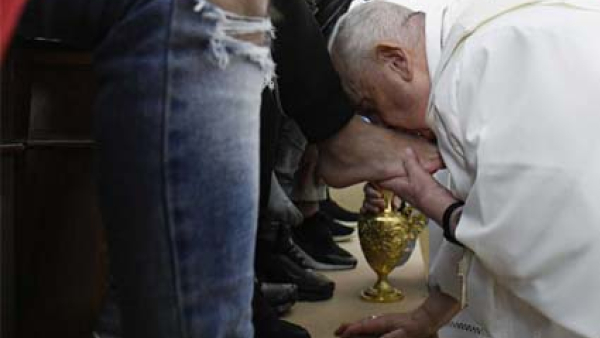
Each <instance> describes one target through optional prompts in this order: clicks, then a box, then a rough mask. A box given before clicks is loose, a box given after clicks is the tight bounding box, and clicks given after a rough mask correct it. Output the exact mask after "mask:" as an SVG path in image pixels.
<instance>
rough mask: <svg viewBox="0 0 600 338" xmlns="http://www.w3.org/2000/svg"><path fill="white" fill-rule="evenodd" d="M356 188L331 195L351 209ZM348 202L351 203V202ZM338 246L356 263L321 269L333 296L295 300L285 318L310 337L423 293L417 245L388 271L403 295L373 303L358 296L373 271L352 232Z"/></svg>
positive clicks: (323, 337)
mask: <svg viewBox="0 0 600 338" xmlns="http://www.w3.org/2000/svg"><path fill="white" fill-rule="evenodd" d="M357 191H360V190H357V189H351V190H349V193H350V195H351V196H342V198H340V197H339V192H338V193H336V194H334V196H336V195H338V198H337V200H338V201H343V202H344V205H345V206H349V207H352V208H353V209H354V206H355V205H356V200H357V199H358V198H359V197H357V196H356V194H357ZM342 193H344V192H342ZM344 198H345V199H344ZM352 200H354V202H353V201H352ZM351 203H355V204H354V205H351ZM342 246H343V247H344V248H345V249H347V250H349V251H350V252H352V253H353V254H354V255H355V256H356V257H357V258H358V259H359V264H358V267H357V268H356V269H354V270H349V271H337V272H328V273H325V274H326V275H327V276H329V277H330V278H332V279H333V280H334V281H335V282H336V291H335V295H334V297H333V298H332V299H331V300H328V301H325V302H316V303H298V304H297V305H296V306H295V307H294V308H293V309H292V312H291V313H290V314H289V315H288V316H287V317H286V318H285V319H286V320H289V321H292V322H295V323H298V324H300V325H302V326H304V327H305V328H306V329H308V330H309V332H310V333H311V335H312V337H313V338H332V337H334V335H333V332H334V331H335V329H336V328H337V327H338V326H339V324H340V323H342V322H345V321H352V320H356V319H360V318H364V317H368V316H370V315H373V314H381V313H385V312H397V311H399V312H403V311H407V310H410V309H413V308H415V307H417V306H418V305H419V304H420V303H421V302H422V301H423V299H424V298H425V297H426V296H427V288H426V285H425V268H424V267H425V264H424V263H423V257H422V255H421V250H420V248H419V247H417V248H416V250H415V251H414V253H413V255H412V257H411V259H410V260H409V261H408V263H407V264H406V265H404V266H403V267H401V268H398V269H396V270H394V271H393V272H392V274H391V275H390V281H391V283H392V284H393V285H394V286H396V287H398V288H399V289H401V290H402V291H403V292H404V293H405V296H406V297H405V299H404V300H403V301H402V302H399V303H394V304H373V303H366V302H363V301H362V300H361V299H360V298H359V293H360V291H361V290H362V289H364V288H366V287H368V286H370V285H372V284H373V283H374V281H375V274H374V272H373V271H372V270H371V269H370V268H369V266H368V264H367V263H366V262H365V259H364V257H363V255H362V252H361V250H360V245H359V241H358V238H356V236H355V238H353V239H352V241H350V242H347V243H343V244H342ZM282 338H285V337H282Z"/></svg>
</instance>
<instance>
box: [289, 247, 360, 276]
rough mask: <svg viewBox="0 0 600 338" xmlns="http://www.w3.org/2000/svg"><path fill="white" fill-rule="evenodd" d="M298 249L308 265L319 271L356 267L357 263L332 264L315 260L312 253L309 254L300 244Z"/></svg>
mask: <svg viewBox="0 0 600 338" xmlns="http://www.w3.org/2000/svg"><path fill="white" fill-rule="evenodd" d="M298 251H300V252H301V253H302V254H303V255H304V259H305V261H306V266H307V267H308V268H310V269H315V270H319V271H338V270H352V269H354V268H356V265H357V263H354V264H330V263H323V262H319V261H317V260H315V259H314V258H313V257H312V256H311V255H309V254H307V253H306V251H304V250H302V248H301V247H299V246H298Z"/></svg>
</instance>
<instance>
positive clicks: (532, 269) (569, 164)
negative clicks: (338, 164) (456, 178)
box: [442, 27, 600, 337]
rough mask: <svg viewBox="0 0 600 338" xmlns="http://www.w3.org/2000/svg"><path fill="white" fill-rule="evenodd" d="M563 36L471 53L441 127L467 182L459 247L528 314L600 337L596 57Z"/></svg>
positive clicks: (473, 45) (501, 42)
mask: <svg viewBox="0 0 600 338" xmlns="http://www.w3.org/2000/svg"><path fill="white" fill-rule="evenodd" d="M527 28H530V29H527ZM590 35H591V36H593V35H594V33H592V32H591V33H590ZM564 36H565V35H564V34H563V35H561V36H560V37H556V36H553V35H552V32H546V31H537V30H536V29H535V27H525V29H523V28H522V29H503V30H496V31H494V30H491V31H487V32H485V33H482V34H480V35H479V36H474V37H471V38H470V39H468V40H467V42H466V43H465V45H464V49H463V50H462V51H461V55H460V59H459V62H458V65H457V67H459V68H458V72H456V73H457V74H458V76H459V77H460V79H459V80H457V81H456V83H457V91H456V110H455V111H453V112H452V114H450V115H451V116H449V117H448V116H446V117H445V118H449V119H454V121H452V122H453V123H450V124H449V125H453V126H460V127H459V128H460V129H459V130H453V131H451V134H452V135H458V141H459V143H460V145H459V147H460V148H461V149H460V152H462V154H463V155H462V156H463V157H464V160H465V161H464V171H465V172H466V173H467V175H468V176H469V177H470V186H469V187H466V188H465V187H463V188H465V191H468V195H467V199H466V205H465V207H464V209H463V213H462V217H461V219H460V222H459V224H458V227H457V233H456V236H457V238H458V240H459V241H461V242H462V243H464V244H465V245H466V246H467V247H469V248H470V249H471V250H472V251H473V252H474V255H475V257H476V259H477V260H478V261H479V262H480V263H481V265H482V266H483V267H484V268H485V269H486V270H487V271H488V272H489V274H490V275H492V276H494V279H495V280H496V281H497V283H498V284H499V285H501V286H502V287H504V288H506V289H507V290H509V292H511V293H512V294H514V295H515V296H516V297H517V298H519V299H521V300H523V301H525V302H526V303H527V304H529V305H530V306H531V307H532V310H537V311H539V312H540V313H541V314H543V315H544V316H546V317H547V318H550V319H551V320H552V321H554V322H557V323H559V324H560V325H562V326H564V327H566V328H573V329H574V330H576V331H579V332H580V333H584V332H582V331H587V332H585V333H586V334H587V335H589V336H590V337H591V336H593V337H600V330H599V328H600V326H599V325H598V324H596V323H597V321H598V318H600V306H599V305H598V304H600V292H597V288H598V285H600V274H599V273H597V269H596V266H597V263H598V262H600V244H599V243H600V203H599V201H600V136H598V135H599V134H598V129H599V127H600V67H599V66H598V65H599V64H600V63H598V61H597V60H598V58H599V57H600V47H599V46H600V45H599V44H597V43H595V42H592V41H597V40H594V39H593V38H591V36H583V37H582V36H577V35H574V36H571V37H569V39H568V40H567V39H565V38H564ZM586 39H587V40H586ZM585 41H587V42H585ZM442 141H443V140H442ZM456 146H457V145H456V144H454V145H452V146H451V147H456ZM453 175H454V173H453Z"/></svg>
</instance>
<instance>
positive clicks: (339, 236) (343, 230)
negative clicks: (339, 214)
mask: <svg viewBox="0 0 600 338" xmlns="http://www.w3.org/2000/svg"><path fill="white" fill-rule="evenodd" d="M323 215H324V217H325V218H327V226H329V230H330V231H331V235H332V236H333V240H334V241H336V242H345V241H349V240H351V239H352V235H353V234H354V228H352V227H349V226H346V225H343V224H341V223H338V221H337V220H334V219H333V218H331V217H330V216H329V215H327V214H325V213H323Z"/></svg>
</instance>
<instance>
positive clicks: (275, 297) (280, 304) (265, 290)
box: [259, 283, 298, 316]
mask: <svg viewBox="0 0 600 338" xmlns="http://www.w3.org/2000/svg"><path fill="white" fill-rule="evenodd" d="M259 285H260V290H261V291H262V294H263V295H264V296H265V299H266V300H267V302H268V303H269V305H271V306H272V307H274V308H275V310H277V314H278V315H280V316H281V315H283V314H284V313H286V312H288V311H289V310H290V309H291V308H292V306H294V304H295V303H296V301H297V300H298V286H297V285H296V284H283V283H260V284H259Z"/></svg>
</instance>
